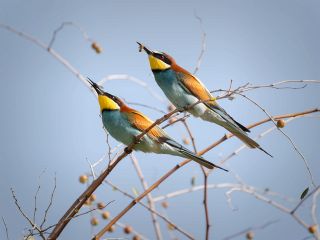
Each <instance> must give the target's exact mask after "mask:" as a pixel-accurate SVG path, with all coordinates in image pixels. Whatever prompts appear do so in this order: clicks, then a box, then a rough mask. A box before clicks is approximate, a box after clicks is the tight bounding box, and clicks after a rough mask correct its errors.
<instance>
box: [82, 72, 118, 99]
mask: <svg viewBox="0 0 320 240" xmlns="http://www.w3.org/2000/svg"><path fill="white" fill-rule="evenodd" d="M87 80H88V82H89V83H90V85H91V86H92V87H93V89H94V90H95V91H96V92H97V94H98V95H105V96H107V97H109V98H111V99H113V100H114V99H117V97H116V96H113V95H112V94H110V93H107V92H105V91H103V90H102V89H101V87H100V86H99V85H98V84H96V83H95V82H94V81H92V80H91V79H90V78H88V77H87Z"/></svg>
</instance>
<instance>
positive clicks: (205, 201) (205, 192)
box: [182, 119, 211, 240]
mask: <svg viewBox="0 0 320 240" xmlns="http://www.w3.org/2000/svg"><path fill="white" fill-rule="evenodd" d="M182 123H183V125H184V126H185V128H186V130H187V132H188V134H189V137H190V139H191V142H192V146H193V150H194V152H195V153H197V147H196V142H195V139H194V136H193V134H192V131H191V129H190V127H189V124H188V123H187V120H186V119H184V120H183V121H182ZM201 171H202V173H203V181H204V182H203V186H204V188H203V207H204V213H205V221H206V240H209V234H210V227H211V224H210V216H209V207H208V177H209V174H208V173H207V172H206V170H205V169H204V167H203V166H201Z"/></svg>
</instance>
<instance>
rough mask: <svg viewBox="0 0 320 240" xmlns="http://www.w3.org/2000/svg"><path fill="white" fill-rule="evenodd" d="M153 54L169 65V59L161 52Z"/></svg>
mask: <svg viewBox="0 0 320 240" xmlns="http://www.w3.org/2000/svg"><path fill="white" fill-rule="evenodd" d="M154 56H155V57H156V58H158V59H160V60H162V61H164V62H165V63H167V64H169V65H171V61H170V60H169V59H168V58H167V57H166V56H165V55H163V54H160V53H154Z"/></svg>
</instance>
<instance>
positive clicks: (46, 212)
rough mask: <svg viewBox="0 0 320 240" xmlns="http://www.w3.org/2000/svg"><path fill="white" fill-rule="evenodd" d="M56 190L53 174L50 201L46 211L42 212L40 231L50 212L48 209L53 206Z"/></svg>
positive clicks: (55, 178)
mask: <svg viewBox="0 0 320 240" xmlns="http://www.w3.org/2000/svg"><path fill="white" fill-rule="evenodd" d="M56 189H57V176H56V174H55V175H54V187H53V190H52V192H51V196H50V201H49V204H48V207H47V208H46V210H45V212H44V216H43V220H42V223H41V224H40V228H41V229H42V227H43V226H44V224H45V222H46V221H47V216H48V212H49V210H50V208H51V206H52V204H53V198H54V194H55V192H56Z"/></svg>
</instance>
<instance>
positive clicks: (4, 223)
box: [1, 217, 10, 240]
mask: <svg viewBox="0 0 320 240" xmlns="http://www.w3.org/2000/svg"><path fill="white" fill-rule="evenodd" d="M1 218H2V222H3V225H4V228H5V230H6V237H7V240H10V239H9V231H8V227H7V223H6V221H5V220H4V217H1Z"/></svg>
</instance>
